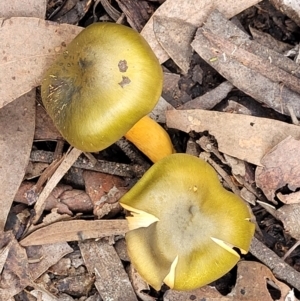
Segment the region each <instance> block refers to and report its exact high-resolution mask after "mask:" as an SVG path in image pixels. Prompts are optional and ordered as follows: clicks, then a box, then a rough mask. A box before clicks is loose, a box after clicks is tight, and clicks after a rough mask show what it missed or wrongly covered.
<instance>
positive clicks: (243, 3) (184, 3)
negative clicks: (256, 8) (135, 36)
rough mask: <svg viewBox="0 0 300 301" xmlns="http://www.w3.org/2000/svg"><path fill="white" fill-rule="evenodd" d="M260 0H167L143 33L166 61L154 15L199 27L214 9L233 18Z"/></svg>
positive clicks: (159, 55)
mask: <svg viewBox="0 0 300 301" xmlns="http://www.w3.org/2000/svg"><path fill="white" fill-rule="evenodd" d="M260 1H261V0H240V1H236V0H226V1H225V0H223V1H221V0H175V1H173V0H167V1H165V2H164V3H163V4H161V5H160V7H159V8H158V9H157V10H156V11H155V13H154V14H153V15H152V17H151V19H150V20H149V21H148V23H147V24H146V25H145V26H144V28H143V30H142V32H141V33H142V35H143V36H144V38H145V39H146V40H147V41H148V43H149V44H150V46H151V47H152V49H153V50H154V52H155V54H156V56H157V57H158V59H159V61H160V63H164V62H165V61H166V60H167V59H168V58H169V56H168V54H167V53H166V52H165V51H164V50H163V48H162V47H161V46H160V44H159V43H158V41H157V39H156V37H155V33H154V31H153V19H154V17H156V16H158V17H165V18H175V19H179V20H181V21H185V22H188V23H190V24H192V25H194V26H196V27H199V26H201V25H202V23H203V22H204V21H205V20H206V18H207V16H208V15H209V14H210V12H211V11H212V10H213V9H218V10H219V11H220V12H222V13H223V14H224V15H225V16H226V17H227V18H231V17H233V16H234V15H236V14H238V13H240V12H241V11H243V10H245V9H246V8H248V7H250V6H252V5H255V4H257V3H258V2H260Z"/></svg>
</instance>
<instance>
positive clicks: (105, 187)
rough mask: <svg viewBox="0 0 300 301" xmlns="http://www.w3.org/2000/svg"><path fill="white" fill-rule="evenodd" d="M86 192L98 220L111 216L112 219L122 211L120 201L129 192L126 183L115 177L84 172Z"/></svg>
mask: <svg viewBox="0 0 300 301" xmlns="http://www.w3.org/2000/svg"><path fill="white" fill-rule="evenodd" d="M83 179H84V182H85V190H86V192H87V194H88V195H89V196H90V199H91V200H92V202H93V206H94V208H93V213H94V215H95V216H97V217H98V219H100V218H102V217H103V216H107V215H109V217H110V218H111V217H112V216H114V215H115V214H116V213H118V212H119V211H120V210H121V207H120V205H119V204H118V200H119V199H120V197H121V196H122V195H123V194H124V193H125V192H126V191H128V188H126V187H125V186H126V183H125V181H124V180H123V179H122V178H120V177H118V176H113V175H108V174H104V173H100V172H93V171H84V172H83Z"/></svg>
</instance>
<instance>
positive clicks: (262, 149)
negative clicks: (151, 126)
mask: <svg viewBox="0 0 300 301" xmlns="http://www.w3.org/2000/svg"><path fill="white" fill-rule="evenodd" d="M167 126H168V127H169V128H175V129H178V130H181V131H184V132H186V133H188V132H190V131H195V132H198V133H199V132H204V131H208V132H209V133H210V134H211V135H213V136H214V137H215V138H216V140H217V142H218V147H219V150H220V152H223V153H225V154H227V155H230V156H233V157H236V158H238V159H241V160H244V161H247V162H249V163H252V164H255V165H261V164H262V163H261V159H262V157H263V156H264V155H265V154H266V153H267V152H268V151H269V150H270V149H272V147H274V146H275V145H276V144H278V143H279V142H280V141H282V140H283V139H285V138H286V137H288V136H292V137H294V138H295V139H300V127H298V126H296V125H292V124H287V123H284V122H281V121H277V120H273V119H267V118H260V117H254V116H246V115H240V114H230V113H223V112H212V111H205V110H187V111H177V110H172V111H168V112H167Z"/></svg>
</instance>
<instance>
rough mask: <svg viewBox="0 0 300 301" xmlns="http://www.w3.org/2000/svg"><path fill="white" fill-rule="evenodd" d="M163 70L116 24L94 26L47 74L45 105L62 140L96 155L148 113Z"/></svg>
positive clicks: (135, 38) (136, 38) (131, 33)
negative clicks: (94, 152)
mask: <svg viewBox="0 0 300 301" xmlns="http://www.w3.org/2000/svg"><path fill="white" fill-rule="evenodd" d="M162 82H163V74H162V68H161V66H160V64H159V61H158V59H157V58H156V56H155V54H154V53H153V51H152V49H151V48H150V46H149V45H148V43H147V42H146V41H145V39H144V38H143V37H142V36H141V35H140V34H139V33H138V32H136V31H134V30H133V29H131V28H129V27H126V26H123V25H120V24H115V23H95V24H92V25H90V26H88V27H87V28H85V29H84V30H82V32H81V33H80V34H79V35H78V36H77V37H75V39H74V40H73V41H72V42H71V43H70V44H69V45H68V46H67V48H66V50H65V51H64V52H63V53H62V54H61V55H59V57H58V58H57V60H56V61H55V62H54V64H53V65H52V66H51V67H50V68H49V70H47V72H46V74H45V76H44V79H43V82H42V87H41V94H42V101H43V104H44V106H45V108H46V110H47V112H48V114H49V115H50V117H51V118H52V120H53V121H54V124H55V125H56V127H57V128H58V130H59V131H60V133H61V134H62V136H63V137H64V138H65V139H66V140H67V141H68V142H69V143H70V144H71V145H72V146H74V147H76V148H78V149H80V150H82V151H88V152H93V151H100V150H103V149H105V148H106V147H108V146H110V145H111V144H113V143H114V142H116V141H117V140H118V139H120V138H121V137H122V136H123V135H124V134H125V133H126V132H128V131H129V129H131V128H132V126H133V125H134V124H135V123H136V122H137V121H139V120H140V119H141V118H142V117H143V116H145V115H147V114H148V113H150V112H151V111H152V109H153V108H154V106H155V105H156V103H157V101H158V99H159V96H160V94H161V91H162Z"/></svg>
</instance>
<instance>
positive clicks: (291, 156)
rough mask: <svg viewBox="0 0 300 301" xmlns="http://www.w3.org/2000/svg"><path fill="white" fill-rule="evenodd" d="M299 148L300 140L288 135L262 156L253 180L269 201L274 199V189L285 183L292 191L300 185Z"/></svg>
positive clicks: (281, 186)
mask: <svg viewBox="0 0 300 301" xmlns="http://www.w3.org/2000/svg"><path fill="white" fill-rule="evenodd" d="M298 129H299V132H300V127H298ZM298 139H300V137H298ZM299 149H300V141H299V140H295V139H294V138H293V137H290V136H289V137H287V138H286V139H284V140H283V141H281V142H280V143H278V144H277V145H276V146H274V147H273V148H272V149H271V150H269V151H268V152H267V153H266V154H265V156H264V157H263V158H262V160H261V164H262V165H263V166H261V167H257V169H256V172H255V180H256V185H257V186H258V187H259V188H260V189H261V190H262V191H263V193H264V194H265V196H266V197H267V199H268V200H269V201H274V197H275V193H276V190H278V189H280V188H283V187H285V186H286V185H287V187H288V188H289V189H290V190H292V191H295V190H296V189H297V188H299V187H300V152H299Z"/></svg>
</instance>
